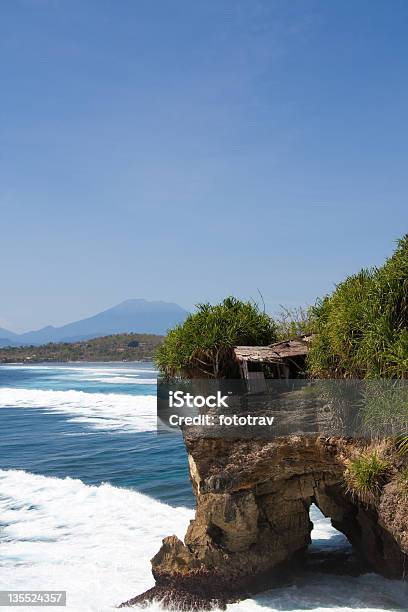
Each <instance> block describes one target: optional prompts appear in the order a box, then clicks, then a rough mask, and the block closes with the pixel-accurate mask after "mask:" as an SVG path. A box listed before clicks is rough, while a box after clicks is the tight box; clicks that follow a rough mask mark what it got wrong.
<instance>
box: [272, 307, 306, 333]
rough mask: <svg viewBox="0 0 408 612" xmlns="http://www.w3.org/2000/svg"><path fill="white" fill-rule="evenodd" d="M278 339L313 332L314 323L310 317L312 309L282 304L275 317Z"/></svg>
mask: <svg viewBox="0 0 408 612" xmlns="http://www.w3.org/2000/svg"><path fill="white" fill-rule="evenodd" d="M275 322H276V327H277V335H278V340H287V339H288V338H296V337H297V336H303V335H307V334H311V333H312V332H313V324H312V320H311V318H310V309H309V308H304V307H303V306H298V307H296V308H287V307H286V306H281V310H280V312H279V313H278V315H277V317H276V318H275Z"/></svg>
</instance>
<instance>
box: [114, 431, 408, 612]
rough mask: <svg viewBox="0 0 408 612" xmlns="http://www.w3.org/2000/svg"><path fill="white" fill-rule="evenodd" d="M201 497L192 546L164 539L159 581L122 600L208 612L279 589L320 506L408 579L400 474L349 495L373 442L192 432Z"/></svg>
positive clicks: (364, 557) (362, 551) (367, 553)
mask: <svg viewBox="0 0 408 612" xmlns="http://www.w3.org/2000/svg"><path fill="white" fill-rule="evenodd" d="M184 439H185V444H186V447H187V451H188V459H189V467H190V476H191V481H192V485H193V488H194V492H195V495H196V500H197V507H196V515H195V519H194V520H193V521H191V523H190V526H189V528H188V530H187V533H186V536H185V539H184V542H181V541H180V540H179V539H178V538H177V537H176V536H169V537H167V538H165V539H164V540H163V545H162V547H161V549H160V550H159V551H158V553H157V554H156V556H155V557H154V558H153V559H152V572H153V575H154V578H155V580H156V586H155V587H154V588H153V589H151V590H150V591H148V592H146V593H144V594H142V595H140V596H138V597H136V598H134V599H133V600H131V601H129V602H126V603H125V604H122V605H123V606H126V605H134V604H142V603H144V602H147V601H150V600H151V599H153V598H158V599H161V600H163V602H164V604H165V605H168V606H171V605H174V606H175V607H176V608H177V609H205V608H207V609H208V608H211V607H212V606H214V605H218V606H220V605H221V606H222V605H223V604H225V603H226V602H227V601H232V600H235V599H237V598H240V597H243V596H245V595H248V594H249V593H254V592H256V591H259V590H263V589H265V588H270V587H271V586H272V585H273V584H274V582H276V581H278V580H280V579H281V577H282V575H284V574H285V573H286V572H288V571H291V570H293V567H294V564H296V563H302V560H303V558H304V556H305V554H306V552H307V548H308V545H309V544H310V541H311V540H310V533H311V529H312V523H311V522H310V519H309V508H310V505H311V504H312V503H315V504H316V505H317V506H318V507H319V508H320V510H321V511H322V512H323V514H324V515H325V516H327V517H330V518H331V520H332V524H333V526H334V527H335V528H336V529H338V530H339V531H341V532H343V533H344V534H345V535H346V536H347V538H348V539H349V541H350V542H351V544H352V545H353V547H354V549H355V551H356V553H357V554H358V556H359V557H360V559H361V562H362V563H364V564H365V566H367V568H369V569H371V570H372V571H376V572H379V573H381V574H383V575H386V576H389V577H394V578H401V579H404V578H405V566H407V567H408V564H407V561H408V503H407V500H406V498H402V497H401V495H400V492H399V488H398V487H397V486H396V480H395V478H394V477H393V474H392V473H391V474H390V475H389V481H388V483H387V484H385V486H384V487H383V488H382V490H381V491H379V492H378V495H374V496H372V498H371V499H369V500H365V501H364V503H363V502H362V501H361V500H359V499H358V497H356V496H354V495H352V494H351V493H350V492H348V491H347V489H346V485H345V480H344V473H345V470H346V469H347V462H348V460H349V458H350V457H351V456H353V455H355V453H356V451H357V452H358V450H359V448H361V447H362V446H363V445H365V444H366V442H365V441H364V440H360V441H359V440H355V439H352V438H344V437H328V436H322V435H304V436H295V435H292V436H286V437H281V438H276V439H274V440H239V439H235V440H232V439H223V438H217V439H212V438H209V437H200V436H199V435H197V434H196V433H194V431H193V430H190V431H189V430H186V431H185V432H184Z"/></svg>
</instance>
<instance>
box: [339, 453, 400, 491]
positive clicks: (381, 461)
mask: <svg viewBox="0 0 408 612" xmlns="http://www.w3.org/2000/svg"><path fill="white" fill-rule="evenodd" d="M389 468H390V463H389V461H388V460H387V459H386V458H384V457H382V456H381V455H380V452H379V451H378V449H367V450H365V451H363V452H362V453H361V455H359V456H357V457H354V458H353V459H350V460H349V462H348V467H347V470H346V473H345V480H346V484H347V489H348V491H349V492H350V493H351V494H352V495H355V496H356V497H358V498H359V499H360V500H361V501H364V502H369V501H371V500H372V499H373V498H374V497H376V496H377V495H378V494H379V493H380V492H381V489H382V487H383V485H384V484H385V482H386V480H387V475H388V470H389Z"/></svg>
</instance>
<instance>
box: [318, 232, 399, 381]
mask: <svg viewBox="0 0 408 612" xmlns="http://www.w3.org/2000/svg"><path fill="white" fill-rule="evenodd" d="M311 316H312V325H313V328H314V331H315V332H316V337H315V339H314V341H313V343H312V346H311V350H310V353H309V356H308V367H309V371H310V373H311V375H312V376H315V377H329V378H333V377H335V378H337V377H355V378H380V377H384V378H407V377H408V236H405V237H404V238H402V239H401V240H400V241H399V242H398V247H397V249H396V251H395V253H394V255H393V256H392V257H390V258H389V259H388V260H387V261H386V262H385V264H384V265H383V266H382V267H380V268H373V269H371V270H362V271H361V272H359V273H358V274H356V275H354V276H351V277H349V278H347V279H346V280H345V281H344V282H342V283H340V284H339V285H338V286H337V288H336V290H335V291H334V293H333V294H332V295H331V296H328V297H325V298H324V299H323V300H320V301H319V302H318V303H317V304H316V306H315V307H314V308H312V311H311Z"/></svg>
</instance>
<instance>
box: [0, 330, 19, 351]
mask: <svg viewBox="0 0 408 612" xmlns="http://www.w3.org/2000/svg"><path fill="white" fill-rule="evenodd" d="M18 337H19V336H18V334H16V333H14V332H12V331H9V330H8V329H4V328H3V327H0V347H1V346H19V342H18Z"/></svg>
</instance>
